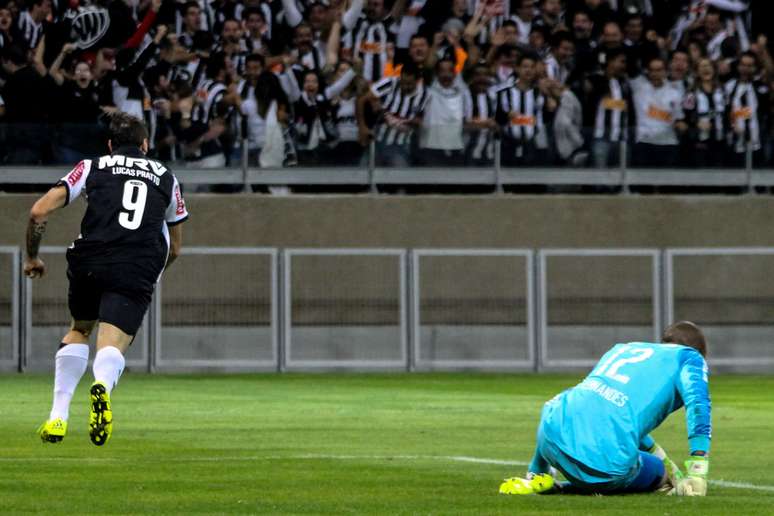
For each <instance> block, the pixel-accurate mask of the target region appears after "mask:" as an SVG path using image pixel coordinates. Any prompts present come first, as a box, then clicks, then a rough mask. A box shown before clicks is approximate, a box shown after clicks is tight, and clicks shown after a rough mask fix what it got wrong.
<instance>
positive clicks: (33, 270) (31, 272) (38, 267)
mask: <svg viewBox="0 0 774 516" xmlns="http://www.w3.org/2000/svg"><path fill="white" fill-rule="evenodd" d="M44 274H46V264H45V263H43V260H41V259H40V258H27V259H26V260H25V261H24V275H25V276H27V277H28V278H42V277H43V275H44Z"/></svg>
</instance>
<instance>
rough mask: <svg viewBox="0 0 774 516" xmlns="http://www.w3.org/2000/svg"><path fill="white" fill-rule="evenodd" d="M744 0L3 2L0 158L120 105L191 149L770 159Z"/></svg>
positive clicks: (307, 157)
mask: <svg viewBox="0 0 774 516" xmlns="http://www.w3.org/2000/svg"><path fill="white" fill-rule="evenodd" d="M762 3H763V2H759V3H758V2H755V0H672V1H667V0H394V1H390V0H188V1H179V0H178V1H174V0H139V1H138V0H26V2H25V0H0V49H1V50H0V51H1V52H2V65H3V66H2V71H0V84H1V86H0V97H1V99H0V131H2V132H1V133H0V162H2V163H5V164H50V163H73V162H75V161H77V160H78V159H81V158H82V157H87V156H92V155H95V154H98V153H102V152H104V148H103V143H102V141H103V140H102V138H100V133H101V131H102V130H103V125H104V116H103V114H104V113H110V112H112V111H116V110H118V111H123V112H127V113H131V114H133V115H136V116H138V117H142V118H144V119H145V120H146V122H147V124H148V127H149V128H150V133H151V135H152V142H151V144H152V145H151V146H152V151H151V152H152V154H153V155H154V156H156V157H158V158H160V159H163V160H168V161H184V162H185V163H186V165H187V166H188V167H221V166H228V165H230V164H235V163H239V160H240V159H241V157H242V156H243V155H245V156H247V159H249V163H250V164H251V165H252V166H263V167H278V166H283V165H284V166H290V165H294V164H298V165H302V166H309V165H357V164H359V163H361V162H362V161H363V160H364V159H365V155H366V149H367V148H368V146H369V144H370V142H372V141H373V142H375V146H376V158H377V164H378V165H383V166H401V165H433V166H439V165H440V166H448V165H463V164H468V165H488V164H491V163H492V160H493V158H494V151H495V140H497V139H499V140H500V142H501V152H502V154H501V159H502V164H503V165H504V166H542V165H561V164H570V165H574V166H594V167H609V166H617V165H618V163H619V160H620V156H619V152H620V149H621V147H622V146H621V145H620V143H621V142H622V141H626V142H627V143H628V145H627V146H626V148H628V149H629V151H630V152H631V155H630V156H629V159H630V160H631V161H630V162H631V163H633V164H634V165H635V166H653V167H658V166H691V167H694V166H717V165H725V166H739V165H742V164H744V160H745V156H746V152H747V151H748V150H749V151H751V152H752V153H753V156H754V159H755V160H756V162H757V163H760V164H770V163H771V161H772V154H773V153H772V143H771V139H770V137H769V135H770V131H769V125H770V124H769V121H770V119H771V109H772V104H773V103H772V102H771V81H772V80H774V62H773V61H772V57H771V55H770V53H769V48H768V47H769V45H768V38H767V37H766V34H765V33H766V30H768V28H766V29H764V30H757V26H758V25H757V24H761V25H762V24H763V23H764V22H765V20H755V19H753V16H752V11H753V10H754V9H756V8H757V5H758V4H762ZM761 12H763V11H761ZM763 18H765V16H764V17H763ZM243 153H244V154H243Z"/></svg>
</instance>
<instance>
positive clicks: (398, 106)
mask: <svg viewBox="0 0 774 516" xmlns="http://www.w3.org/2000/svg"><path fill="white" fill-rule="evenodd" d="M371 91H372V92H373V94H374V95H376V96H377V97H378V98H379V101H380V102H381V105H382V111H383V120H382V122H381V124H380V125H379V127H378V128H377V130H376V140H377V141H378V142H381V143H385V144H388V145H408V144H409V143H410V142H411V137H412V135H413V132H414V131H413V129H409V128H406V129H405V130H404V129H403V128H404V127H405V125H404V124H405V123H406V122H407V121H409V120H412V119H414V118H418V117H421V116H422V113H423V111H424V109H425V103H426V102H427V92H426V91H425V88H424V87H423V86H422V85H421V84H417V87H416V89H414V91H412V92H411V93H405V92H403V91H402V90H401V87H400V79H399V78H398V77H386V78H384V79H382V80H381V81H379V82H377V83H376V84H374V85H373V86H372V87H371Z"/></svg>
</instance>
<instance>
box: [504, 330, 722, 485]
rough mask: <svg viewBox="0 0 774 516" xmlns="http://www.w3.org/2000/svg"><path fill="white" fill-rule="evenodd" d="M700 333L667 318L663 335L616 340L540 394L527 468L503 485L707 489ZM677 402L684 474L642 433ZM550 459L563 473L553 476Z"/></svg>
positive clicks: (706, 402)
mask: <svg viewBox="0 0 774 516" xmlns="http://www.w3.org/2000/svg"><path fill="white" fill-rule="evenodd" d="M706 355H707V343H706V340H705V338H704V334H703V333H702V331H701V330H700V329H699V328H698V327H697V326H696V325H695V324H693V323H690V322H688V321H681V322H678V323H675V324H672V325H671V326H669V328H667V329H666V331H665V332H664V336H663V337H662V339H661V343H649V342H630V343H628V344H616V345H615V346H613V348H611V349H610V351H608V352H607V353H605V355H603V356H602V358H601V359H600V360H599V362H598V363H597V365H596V367H594V369H593V370H592V371H591V373H589V375H588V376H587V377H586V379H585V380H583V381H582V382H581V383H580V384H578V385H576V386H575V387H573V388H571V389H568V390H566V391H564V392H562V393H560V394H559V395H557V396H555V397H554V398H553V399H552V400H550V401H549V402H547V403H546V404H545V405H544V407H543V411H542V414H541V417H540V424H539V426H538V432H537V446H536V449H535V455H534V457H533V459H532V462H531V463H530V465H529V469H528V473H527V478H510V479H507V480H506V481H505V482H503V484H502V485H501V486H500V492H501V493H503V494H533V493H549V492H556V491H558V492H565V493H575V494H617V493H649V492H655V491H658V490H661V491H669V493H670V494H674V495H680V496H705V495H706V494H707V475H708V473H709V451H710V440H711V435H712V422H711V410H712V404H711V401H710V395H709V378H708V376H709V370H708V368H707V362H706V361H705V357H706ZM683 406H685V418H686V427H687V434H688V444H689V447H690V456H689V457H688V460H686V461H685V467H686V470H687V471H686V473H687V474H686V475H685V476H683V474H682V472H681V471H680V469H679V468H678V467H677V465H676V464H675V463H674V462H672V461H671V460H670V459H669V457H668V456H667V454H666V452H665V451H664V449H663V448H661V447H660V446H659V445H658V444H656V442H655V441H654V440H653V438H652V437H651V436H650V433H651V432H652V431H653V430H655V429H656V428H658V427H659V426H660V425H661V423H663V422H664V420H665V419H666V418H667V417H668V416H669V414H671V413H672V412H675V411H676V410H678V409H680V408H681V407H683ZM554 468H556V470H559V471H561V472H562V474H563V475H564V476H565V478H566V479H567V481H566V482H556V481H555V480H554V478H553V476H552V473H553V472H554V471H553V470H554Z"/></svg>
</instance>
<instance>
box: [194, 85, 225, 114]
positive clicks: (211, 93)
mask: <svg viewBox="0 0 774 516" xmlns="http://www.w3.org/2000/svg"><path fill="white" fill-rule="evenodd" d="M196 95H197V97H198V98H199V105H197V106H196V107H195V108H194V110H193V112H192V113H191V119H192V120H194V121H196V122H203V123H205V124H206V123H208V122H209V121H210V120H211V119H213V118H215V117H217V116H218V104H219V103H220V101H221V100H223V97H224V96H225V95H226V85H225V84H223V83H222V82H218V81H214V80H211V79H207V80H206V81H204V82H203V83H202V84H201V86H200V87H199V88H198V89H197V90H196Z"/></svg>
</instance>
